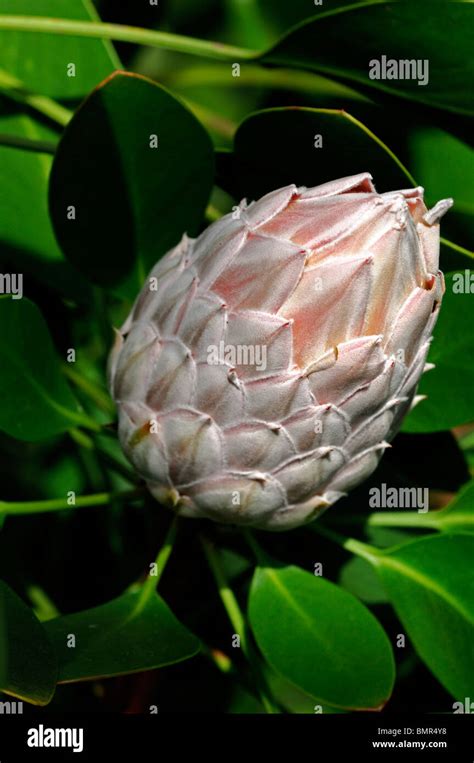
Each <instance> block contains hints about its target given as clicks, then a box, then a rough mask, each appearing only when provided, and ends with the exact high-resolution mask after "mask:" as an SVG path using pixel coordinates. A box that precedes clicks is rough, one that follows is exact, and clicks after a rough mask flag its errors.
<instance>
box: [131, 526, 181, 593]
mask: <svg viewBox="0 0 474 763" xmlns="http://www.w3.org/2000/svg"><path fill="white" fill-rule="evenodd" d="M177 531H178V517H175V518H174V519H173V521H172V522H171V525H170V527H169V529H168V532H167V533H166V537H165V542H164V543H163V545H162V547H161V548H160V550H159V552H158V556H157V557H156V559H155V564H156V575H153V574H151V573H150V574H149V575H148V577H147V578H146V580H145V582H144V583H143V585H142V587H141V591H140V597H139V600H138V603H137V606H141V605H143V604H144V603H145V602H146V601H147V600H148V599H149V598H150V596H152V595H153V593H155V591H156V587H157V585H158V583H159V581H160V578H161V576H162V575H163V572H164V571H165V567H166V564H167V562H168V559H169V558H170V556H171V552H172V550H173V546H174V543H175V540H176V534H177Z"/></svg>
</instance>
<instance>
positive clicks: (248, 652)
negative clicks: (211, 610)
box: [200, 536, 278, 713]
mask: <svg viewBox="0 0 474 763" xmlns="http://www.w3.org/2000/svg"><path fill="white" fill-rule="evenodd" d="M200 540H201V545H202V547H203V550H204V554H205V556H206V559H207V561H208V564H209V567H210V569H211V572H212V574H213V575H214V579H215V581H216V584H217V589H218V591H219V596H220V598H221V601H222V603H223V605H224V609H225V611H226V612H227V616H228V618H229V620H230V622H231V625H232V627H233V629H234V631H235V634H236V635H239V636H240V643H241V646H242V651H243V653H244V654H245V656H246V658H247V660H248V662H249V664H250V666H251V667H252V668H253V670H254V672H255V676H256V679H257V682H258V687H257V688H258V694H259V697H260V701H261V703H262V705H263V707H264V708H265V710H266V712H267V713H278V709H277V708H276V707H275V705H274V704H273V702H272V700H271V699H270V697H269V696H268V694H267V690H266V687H265V685H264V679H263V676H262V673H261V669H260V667H259V665H258V660H257V658H256V655H255V654H254V650H253V648H252V645H251V643H250V640H249V638H248V631H247V623H246V622H245V618H244V616H243V614H242V611H241V609H240V607H239V604H238V601H237V599H236V597H235V595H234V592H233V591H232V589H231V588H230V586H229V583H228V581H227V578H226V576H225V572H224V569H223V567H222V564H221V560H220V557H219V554H218V552H217V551H216V549H215V547H214V545H213V544H212V543H210V541H208V540H207V539H206V538H204V537H202V536H201V538H200Z"/></svg>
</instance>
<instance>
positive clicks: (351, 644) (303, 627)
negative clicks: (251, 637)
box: [249, 566, 394, 709]
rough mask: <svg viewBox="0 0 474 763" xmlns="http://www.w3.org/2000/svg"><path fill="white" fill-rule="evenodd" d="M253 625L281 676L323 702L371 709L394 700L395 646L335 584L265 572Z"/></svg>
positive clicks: (297, 573)
mask: <svg viewBox="0 0 474 763" xmlns="http://www.w3.org/2000/svg"><path fill="white" fill-rule="evenodd" d="M249 619H250V624H251V627H252V630H253V633H254V634H255V638H256V641H257V644H258V646H259V647H260V649H261V651H262V652H263V654H264V656H265V657H266V659H267V660H268V662H269V664H270V665H271V666H272V667H273V668H274V670H276V671H277V672H278V673H280V674H281V675H282V676H284V677H285V678H286V679H288V680H290V681H291V682H292V683H293V684H295V685H296V686H298V687H299V688H300V689H302V690H303V691H305V692H307V693H308V694H310V695H311V696H313V697H315V698H317V699H319V700H320V701H321V702H323V703H327V704H330V705H333V706H334V707H343V708H351V709H364V708H365V709H366V708H379V707H381V706H382V705H384V704H385V702H386V701H387V700H388V698H389V696H390V693H391V690H392V686H393V681H394V663H393V654H392V650H391V647H390V642H389V640H388V638H387V636H386V634H385V632H384V631H383V629H382V627H381V625H380V623H379V622H378V621H377V620H376V619H375V618H374V617H373V615H372V614H371V613H370V612H369V610H368V609H366V608H365V607H364V606H363V605H362V604H361V603H360V602H359V601H357V599H356V598H355V597H354V596H352V595H351V594H349V593H347V592H346V591H343V590H342V589H341V588H339V587H338V586H337V585H335V584H334V583H330V582H329V581H327V580H324V579H322V578H320V577H316V576H314V575H310V574H309V573H308V572H304V571H303V570H301V569H299V568H298V567H293V566H290V567H280V568H276V567H269V566H265V567H258V568H257V569H256V571H255V575H254V578H253V581H252V586H251V590H250V597H249Z"/></svg>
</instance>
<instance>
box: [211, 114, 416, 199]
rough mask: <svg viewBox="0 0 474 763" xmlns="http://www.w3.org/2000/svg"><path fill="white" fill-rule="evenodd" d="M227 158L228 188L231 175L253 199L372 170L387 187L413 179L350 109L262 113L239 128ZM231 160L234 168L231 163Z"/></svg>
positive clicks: (239, 191)
mask: <svg viewBox="0 0 474 763" xmlns="http://www.w3.org/2000/svg"><path fill="white" fill-rule="evenodd" d="M282 145H284V151H283V150H282ZM221 159H222V170H221V174H222V175H223V176H224V177H223V181H222V182H223V184H224V187H227V188H229V178H230V183H231V185H232V188H229V190H231V191H232V192H233V194H234V195H235V196H236V197H242V196H247V197H248V199H249V200H251V199H256V198H259V197H260V196H262V195H263V194H265V193H268V192H269V191H273V190H274V189H275V188H280V187H282V186H284V185H288V184H290V183H295V184H296V185H305V186H308V187H311V186H314V185H318V184H319V183H325V182H327V181H329V180H334V178H336V177H345V176H346V175H355V174H357V173H359V172H367V171H369V172H371V174H372V175H373V177H374V182H375V183H376V186H377V190H379V191H381V192H382V191H389V190H393V189H394V188H405V187H406V186H407V184H408V185H410V184H411V183H410V179H409V175H408V177H407V174H408V173H407V172H406V170H405V169H404V168H403V167H402V165H401V164H400V163H399V162H398V160H397V159H396V157H394V155H393V154H392V153H391V151H390V149H388V148H387V146H385V145H384V144H383V143H382V142H381V141H379V140H378V139H377V138H376V137H375V136H374V135H373V134H372V133H370V131H369V130H368V128H367V127H365V125H363V124H362V123H361V122H359V121H358V120H357V119H355V118H354V117H353V116H352V115H351V114H348V113H347V112H345V111H337V110H330V109H312V108H302V107H289V108H281V109H280V108H277V109H266V110H264V111H259V112H256V113H255V114H252V115H251V116H250V117H248V118H247V119H246V120H245V121H244V122H242V124H241V125H240V127H239V129H238V130H237V133H236V135H235V139H234V153H233V155H230V156H229V155H222V156H221ZM229 161H230V162H231V164H232V167H231V168H230V167H229V166H227V165H226V164H225V162H227V163H229ZM229 170H232V171H233V178H232V177H231V176H230V175H229Z"/></svg>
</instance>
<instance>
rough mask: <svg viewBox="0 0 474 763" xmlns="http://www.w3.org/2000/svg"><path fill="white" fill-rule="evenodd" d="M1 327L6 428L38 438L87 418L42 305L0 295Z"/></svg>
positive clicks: (1, 410) (1, 413)
mask: <svg viewBox="0 0 474 763" xmlns="http://www.w3.org/2000/svg"><path fill="white" fill-rule="evenodd" d="M0 326H1V327H2V330H1V332H0V356H1V357H2V373H1V375H0V429H2V430H3V431H4V432H7V433H8V434H10V435H12V437H16V438H17V439H19V440H29V441H35V440H42V439H45V438H47V437H51V436H52V435H55V434H59V433H60V432H65V431H66V430H67V429H70V428H71V427H72V426H76V425H77V424H78V423H80V422H81V421H82V420H84V419H85V418H86V417H85V416H84V415H83V414H81V413H80V412H79V409H78V405H77V402H76V400H75V399H74V397H73V395H72V393H71V391H70V389H69V387H68V385H67V383H66V381H65V379H64V377H63V376H62V373H61V370H60V365H59V359H58V356H57V354H56V351H55V348H54V346H53V343H52V341H51V337H50V335H49V332H48V327H47V325H46V323H45V320H44V318H43V316H42V315H41V313H40V311H39V310H38V308H37V307H36V305H35V304H33V302H30V301H29V300H27V299H10V298H5V297H4V298H3V299H0Z"/></svg>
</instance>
